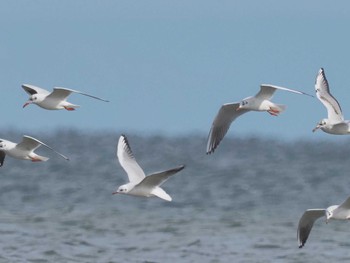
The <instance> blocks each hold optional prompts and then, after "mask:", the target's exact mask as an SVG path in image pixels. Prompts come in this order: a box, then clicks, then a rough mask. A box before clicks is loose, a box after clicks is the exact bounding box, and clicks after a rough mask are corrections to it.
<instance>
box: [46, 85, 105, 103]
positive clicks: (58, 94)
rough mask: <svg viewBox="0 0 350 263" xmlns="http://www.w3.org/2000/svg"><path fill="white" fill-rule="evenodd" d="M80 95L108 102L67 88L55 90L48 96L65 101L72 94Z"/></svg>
mask: <svg viewBox="0 0 350 263" xmlns="http://www.w3.org/2000/svg"><path fill="white" fill-rule="evenodd" d="M73 92H74V93H78V94H81V95H84V96H88V97H90V98H94V99H97V100H102V101H105V102H108V100H104V99H101V98H98V97H95V96H92V95H89V94H86V93H83V92H81V91H77V90H72V89H66V88H54V89H53V92H52V93H51V94H50V95H49V96H48V98H51V99H54V100H65V99H67V97H68V96H69V95H70V94H71V93H73Z"/></svg>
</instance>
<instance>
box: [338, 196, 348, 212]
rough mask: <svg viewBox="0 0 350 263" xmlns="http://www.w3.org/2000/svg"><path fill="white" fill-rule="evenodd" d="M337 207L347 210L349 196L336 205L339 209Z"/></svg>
mask: <svg viewBox="0 0 350 263" xmlns="http://www.w3.org/2000/svg"><path fill="white" fill-rule="evenodd" d="M339 208H342V209H346V210H349V209H350V197H348V198H347V199H346V200H345V201H344V202H343V203H341V204H340V205H339V206H338V209H339Z"/></svg>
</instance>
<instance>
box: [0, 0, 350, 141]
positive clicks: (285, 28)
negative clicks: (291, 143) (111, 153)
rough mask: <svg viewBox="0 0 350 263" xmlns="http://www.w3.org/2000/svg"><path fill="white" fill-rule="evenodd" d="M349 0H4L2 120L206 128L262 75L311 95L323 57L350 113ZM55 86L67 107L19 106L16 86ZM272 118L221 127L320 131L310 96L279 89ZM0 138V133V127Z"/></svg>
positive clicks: (0, 18) (259, 116)
mask: <svg viewBox="0 0 350 263" xmlns="http://www.w3.org/2000/svg"><path fill="white" fill-rule="evenodd" d="M349 14H350V2H349V1H345V0H344V1H320V0H308V1H277V0H276V1H272V0H265V1H259V0H256V1H249V0H248V1H247V0H242V1H228V0H227V1H224V0H220V1H207V0H196V1H188V0H183V1H181V0H180V1H178V0H177V1H167V0H158V1H153V0H149V1H132V0H125V1H100V0H99V1H86V0H75V1H67V0H66V1H62V0H59V1H46V0H36V1H1V2H0V29H1V30H0V32H1V40H0V68H1V74H0V76H1V80H2V81H1V87H0V90H1V95H2V99H1V101H2V102H1V106H0V107H1V111H2V114H1V115H2V118H1V120H2V121H1V123H2V125H1V127H2V129H4V130H5V129H6V128H7V127H9V128H17V129H18V130H20V131H22V133H23V134H35V133H34V132H36V131H38V130H43V129H47V130H52V129H55V128H57V127H65V128H66V127H73V128H79V129H84V130H89V129H92V130H96V129H103V130H104V129H113V130H116V131H118V132H119V131H123V132H126V133H128V132H136V133H147V134H153V133H162V134H166V135H184V134H187V133H194V132H199V133H200V134H201V135H207V133H208V131H209V129H210V126H211V123H212V120H213V118H214V117H215V115H216V113H217V111H218V109H219V107H220V106H221V104H223V103H225V102H234V101H239V100H240V99H242V98H244V97H247V96H250V95H254V94H255V93H256V92H257V91H258V89H259V85H260V84H261V83H270V84H275V85H280V86H285V87H289V88H293V89H299V90H303V91H305V92H309V93H312V94H313V93H314V81H315V76H316V73H317V71H318V70H319V68H320V67H324V68H325V72H326V76H327V78H328V80H329V83H330V87H331V90H332V93H333V94H334V96H336V97H337V98H338V100H339V102H340V103H341V105H342V108H343V111H344V115H345V117H347V116H348V117H349V118H350V103H348V102H350V92H349V90H350V87H349V86H348V76H350V64H349V58H350V55H349V48H350V34H349V25H350V15H349ZM22 83H29V84H33V85H37V86H39V87H42V88H45V89H49V90H51V89H52V88H53V87H54V86H61V87H66V88H71V89H76V90H81V91H84V92H87V93H91V94H93V95H96V96H100V97H103V98H106V99H109V100H110V101H111V102H110V103H103V102H100V101H96V100H93V99H90V98H87V97H84V96H80V95H73V96H71V98H70V101H71V102H73V103H77V104H80V105H82V107H81V108H80V109H78V110H77V111H75V112H67V111H46V110H43V109H41V108H39V107H37V106H35V105H31V106H28V107H27V108H25V109H22V105H23V104H24V102H25V101H26V100H27V97H28V96H27V94H26V93H25V92H24V91H23V90H22V88H21V84H22ZM273 101H275V102H278V103H283V104H287V110H286V112H284V113H283V114H281V115H280V116H279V117H277V118H276V117H271V116H270V115H268V114H267V113H251V114H247V115H245V116H243V117H242V118H239V119H238V120H237V121H236V122H235V123H234V124H233V125H232V126H231V129H230V130H229V136H235V135H237V136H242V135H244V134H249V135H252V134H263V135H264V136H282V138H299V137H304V136H310V137H312V138H314V137H317V138H328V137H329V136H331V135H327V134H324V133H322V132H318V133H316V134H312V132H311V130H312V128H313V127H314V126H315V124H316V123H317V122H318V121H319V120H320V119H322V118H323V117H325V116H326V110H325V108H324V107H323V106H322V105H321V103H320V102H319V101H318V100H317V99H312V98H310V97H306V96H299V95H295V94H290V93H286V92H280V93H278V94H277V93H276V95H275V96H274V100H273ZM0 137H1V136H0Z"/></svg>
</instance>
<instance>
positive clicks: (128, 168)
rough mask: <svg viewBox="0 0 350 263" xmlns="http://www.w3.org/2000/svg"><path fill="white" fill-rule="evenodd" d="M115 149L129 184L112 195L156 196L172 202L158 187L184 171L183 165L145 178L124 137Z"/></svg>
mask: <svg viewBox="0 0 350 263" xmlns="http://www.w3.org/2000/svg"><path fill="white" fill-rule="evenodd" d="M117 147H118V148H117V156H118V160H119V163H120V165H121V166H122V167H123V169H124V170H125V172H126V173H127V175H128V177H129V181H130V182H129V183H127V184H124V185H121V186H119V187H118V189H117V190H116V191H115V192H113V194H128V195H134V196H142V197H151V196H157V197H159V198H161V199H164V200H166V201H171V200H172V198H171V197H170V195H168V194H167V193H166V192H165V191H164V190H163V189H162V188H161V187H160V186H161V185H162V184H163V183H164V182H165V181H166V180H168V179H169V177H170V176H172V175H174V174H176V173H177V172H179V171H181V170H182V169H184V168H185V166H184V165H181V166H178V167H176V168H173V169H170V170H166V171H162V172H158V173H153V174H151V175H148V176H146V175H145V173H144V171H143V170H142V168H141V167H140V166H139V164H138V163H137V162H136V159H135V157H134V155H133V153H132V151H131V148H130V145H129V142H128V140H127V138H126V136H125V135H121V136H120V137H119V141H118V146H117Z"/></svg>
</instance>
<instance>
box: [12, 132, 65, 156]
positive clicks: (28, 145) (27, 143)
mask: <svg viewBox="0 0 350 263" xmlns="http://www.w3.org/2000/svg"><path fill="white" fill-rule="evenodd" d="M40 145H43V146H45V147H46V148H48V149H50V150H51V151H53V152H55V153H56V154H58V155H59V156H61V157H62V158H63V159H66V160H67V161H68V160H69V158H68V157H66V156H64V155H63V154H61V153H59V152H57V151H56V150H55V149H53V148H52V147H50V146H48V145H47V144H45V143H43V142H41V141H39V140H37V139H35V138H33V137H30V136H27V135H24V136H23V140H22V142H20V143H19V144H17V147H18V148H22V149H25V150H27V151H34V150H35V149H37V148H38V147H39V146H40Z"/></svg>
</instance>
